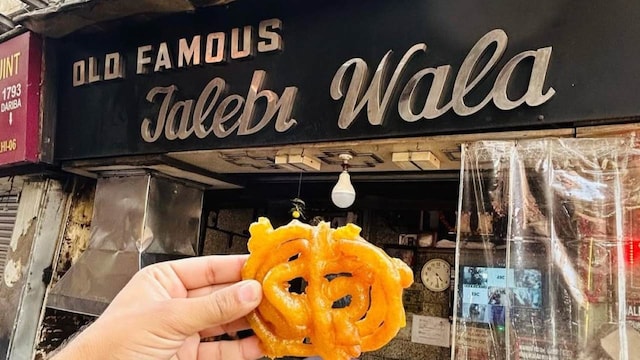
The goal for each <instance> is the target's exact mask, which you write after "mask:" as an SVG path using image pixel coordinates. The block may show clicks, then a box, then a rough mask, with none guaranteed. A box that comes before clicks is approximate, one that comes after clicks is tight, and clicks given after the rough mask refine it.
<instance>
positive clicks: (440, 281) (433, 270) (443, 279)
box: [420, 259, 451, 291]
mask: <svg viewBox="0 0 640 360" xmlns="http://www.w3.org/2000/svg"><path fill="white" fill-rule="evenodd" d="M420 277H421V278H422V283H423V284H424V286H426V287H427V289H429V290H431V291H444V290H446V289H448V288H449V283H450V282H451V265H449V263H448V262H447V261H446V260H443V259H432V260H429V261H427V263H426V264H424V266H423V267H422V271H421V272H420Z"/></svg>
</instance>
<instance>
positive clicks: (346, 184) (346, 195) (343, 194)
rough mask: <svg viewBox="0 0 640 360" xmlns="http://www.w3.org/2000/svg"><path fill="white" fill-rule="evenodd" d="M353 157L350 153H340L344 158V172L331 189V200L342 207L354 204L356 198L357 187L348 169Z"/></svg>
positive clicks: (341, 157)
mask: <svg viewBox="0 0 640 360" xmlns="http://www.w3.org/2000/svg"><path fill="white" fill-rule="evenodd" d="M351 158H352V156H351V155H349V154H340V159H342V172H341V173H340V176H339V177H338V182H337V183H336V185H335V186H334V187H333V190H332V191H331V201H333V203H334V204H335V205H336V206H337V207H339V208H342V209H345V208H348V207H349V206H351V205H353V202H354V201H355V200H356V189H354V188H353V185H352V184H351V176H349V172H348V171H347V169H348V168H349V160H351Z"/></svg>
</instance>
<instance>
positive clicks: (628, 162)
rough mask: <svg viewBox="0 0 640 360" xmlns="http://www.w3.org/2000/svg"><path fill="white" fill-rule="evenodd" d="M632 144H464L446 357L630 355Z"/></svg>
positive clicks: (633, 309) (634, 256)
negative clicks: (449, 354) (450, 347)
mask: <svg viewBox="0 0 640 360" xmlns="http://www.w3.org/2000/svg"><path fill="white" fill-rule="evenodd" d="M634 141H635V139H634V138H632V137H629V138H605V139H540V140H527V141H518V142H515V141H488V142H478V143H473V144H467V145H464V146H463V156H462V169H461V174H462V181H461V189H460V193H461V196H460V204H459V210H458V217H457V224H456V226H457V229H458V239H457V249H456V252H457V254H456V256H457V257H456V259H457V261H456V280H457V281H456V284H457V285H456V286H457V287H456V294H455V309H456V311H455V312H454V329H455V332H454V339H453V344H454V345H453V351H452V358H453V359H462V360H471V359H473V360H479V359H526V360H528V359H625V360H629V359H633V360H635V359H640V348H639V347H640V332H638V330H636V329H640V247H639V244H640V210H638V209H639V207H640V192H639V191H638V190H640V189H638V188H639V187H640V185H639V184H640V176H639V175H640V167H638V169H636V163H638V164H640V161H638V160H640V156H639V155H638V150H636V149H635V146H634ZM634 251H635V253H634Z"/></svg>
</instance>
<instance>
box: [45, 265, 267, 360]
mask: <svg viewBox="0 0 640 360" xmlns="http://www.w3.org/2000/svg"><path fill="white" fill-rule="evenodd" d="M246 259H247V257H246V256H244V255H227V256H206V257H196V258H189V259H184V260H177V261H169V262H163V263H158V264H154V265H151V266H148V267H145V268H144V269H142V270H140V271H139V272H138V273H137V274H136V275H135V276H134V277H133V278H132V279H131V281H129V283H128V284H127V285H126V286H125V287H124V288H123V289H122V290H121V291H120V293H119V294H118V295H117V296H116V298H115V299H114V300H113V301H112V302H111V304H110V305H109V307H108V308H107V309H106V310H105V311H104V313H103V314H102V315H101V316H100V317H99V318H98V319H97V320H96V321H95V322H94V323H93V324H92V325H90V326H89V327H88V328H87V329H85V330H84V331H83V332H82V333H80V334H79V335H78V337H76V338H75V339H73V340H72V341H71V342H70V343H69V344H68V345H67V346H65V347H64V348H63V349H62V350H61V351H60V352H59V353H57V354H56V355H55V356H54V357H53V359H55V360H63V359H64V360H75V359H107V358H108V359H119V360H125V359H135V360H151V359H153V360H158V359H167V360H170V359H171V360H175V359H179V360H187V359H188V360H191V359H234V360H235V359H257V358H260V357H261V356H262V352H261V350H260V348H259V345H258V340H257V338H256V337H255V336H252V337H249V338H245V339H242V340H233V341H215V342H200V340H201V339H202V338H204V337H211V336H217V335H222V334H225V333H233V332H236V331H239V330H244V329H248V328H249V324H248V322H247V321H246V319H245V318H244V316H245V315H246V314H248V313H249V312H251V311H252V310H253V309H254V308H255V307H257V306H258V304H259V303H260V301H261V299H262V288H261V286H260V283H259V282H257V281H255V280H247V281H241V282H240V280H241V275H240V270H241V268H242V266H243V265H244V263H245V261H246Z"/></svg>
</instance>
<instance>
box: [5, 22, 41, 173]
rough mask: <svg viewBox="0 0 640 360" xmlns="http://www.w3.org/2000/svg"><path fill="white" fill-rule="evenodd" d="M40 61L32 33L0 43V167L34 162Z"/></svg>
mask: <svg viewBox="0 0 640 360" xmlns="http://www.w3.org/2000/svg"><path fill="white" fill-rule="evenodd" d="M41 62H42V52H41V42H40V40H39V38H38V37H37V36H35V35H34V34H32V33H29V32H26V33H23V34H21V35H18V36H16V37H14V38H11V39H9V40H7V41H5V42H3V43H0V166H10V165H18V164H24V163H35V162H37V161H38V155H39V145H40V85H41V84H40V73H41Z"/></svg>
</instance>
